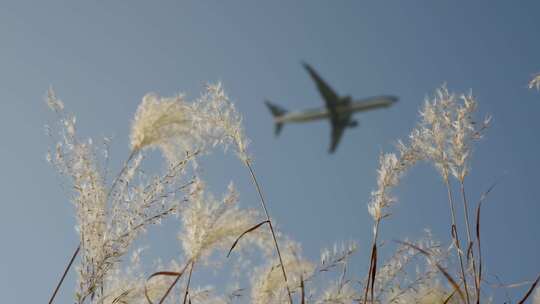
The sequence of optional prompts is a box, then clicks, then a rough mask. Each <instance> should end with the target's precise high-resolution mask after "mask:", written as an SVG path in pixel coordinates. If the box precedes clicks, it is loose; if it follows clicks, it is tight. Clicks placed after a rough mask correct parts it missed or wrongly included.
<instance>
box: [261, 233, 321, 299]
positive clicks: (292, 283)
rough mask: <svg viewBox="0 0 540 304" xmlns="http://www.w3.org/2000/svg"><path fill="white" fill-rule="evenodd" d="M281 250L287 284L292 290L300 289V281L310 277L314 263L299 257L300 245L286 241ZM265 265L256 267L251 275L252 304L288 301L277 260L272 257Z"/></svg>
mask: <svg viewBox="0 0 540 304" xmlns="http://www.w3.org/2000/svg"><path fill="white" fill-rule="evenodd" d="M284 249H285V250H283V251H282V258H283V263H284V264H285V268H286V269H287V279H288V284H289V287H290V289H291V291H292V292H294V291H298V292H299V291H300V287H301V281H302V280H303V279H305V278H308V277H311V276H312V275H313V272H314V270H315V265H314V264H313V263H311V262H309V261H308V260H305V259H303V258H301V256H300V253H301V249H300V245H298V244H296V243H293V242H292V241H288V242H287V243H285V248H284ZM271 261H272V262H271V263H270V264H268V265H267V266H264V267H261V268H258V269H256V271H255V274H254V276H253V277H252V280H251V282H252V283H251V284H252V290H251V301H252V303H254V304H273V303H275V304H278V303H280V304H281V303H286V302H287V301H288V296H287V290H286V286H285V281H284V280H283V276H282V273H281V270H280V269H279V266H278V265H279V261H277V260H275V259H273V260H271Z"/></svg>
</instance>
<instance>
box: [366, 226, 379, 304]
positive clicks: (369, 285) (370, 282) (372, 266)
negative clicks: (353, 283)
mask: <svg viewBox="0 0 540 304" xmlns="http://www.w3.org/2000/svg"><path fill="white" fill-rule="evenodd" d="M380 222H381V220H380V219H378V220H377V221H376V222H375V229H374V231H375V232H374V235H373V242H372V245H371V254H370V258H369V270H368V274H367V278H366V286H365V289H364V302H363V303H367V300H368V294H371V302H373V294H374V290H373V289H374V286H375V277H376V274H377V237H378V234H379V224H380ZM370 289H371V293H369V291H370Z"/></svg>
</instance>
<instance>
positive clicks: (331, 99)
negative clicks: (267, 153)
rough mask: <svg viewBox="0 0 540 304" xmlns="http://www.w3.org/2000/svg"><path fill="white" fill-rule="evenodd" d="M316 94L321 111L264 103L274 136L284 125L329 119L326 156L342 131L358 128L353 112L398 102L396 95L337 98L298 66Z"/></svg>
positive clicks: (307, 65) (328, 87)
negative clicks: (319, 95)
mask: <svg viewBox="0 0 540 304" xmlns="http://www.w3.org/2000/svg"><path fill="white" fill-rule="evenodd" d="M302 65H303V66H304V68H305V69H306V70H307V72H308V73H309V75H310V76H311V78H312V79H313V81H314V82H315V84H316V86H317V89H318V90H319V93H320V94H321V96H322V98H323V99H324V101H325V103H326V107H324V108H316V109H308V110H304V111H295V112H288V111H287V110H285V109H283V108H282V107H280V106H277V105H275V104H273V103H271V102H270V101H268V100H266V101H265V104H266V106H267V107H268V109H269V110H270V112H271V113H272V116H273V118H274V124H275V135H276V136H278V135H279V134H280V132H281V129H282V128H283V124H285V123H303V122H309V121H314V120H320V119H329V120H330V124H331V127H332V134H331V143H330V149H329V151H328V152H329V153H334V152H335V150H336V148H337V146H338V144H339V141H340V139H341V137H342V135H343V131H345V129H346V128H354V127H356V126H358V122H357V121H356V120H354V119H351V116H352V114H353V113H354V112H362V111H368V110H373V109H378V108H387V107H389V106H391V105H393V104H394V103H396V102H397V101H398V98H397V97H396V96H390V95H381V96H375V97H368V98H364V99H359V100H353V99H352V98H351V97H350V96H339V95H337V94H336V93H335V92H334V90H333V89H332V88H331V87H330V86H329V85H328V84H327V83H326V82H325V81H324V80H323V79H322V78H321V77H320V76H319V74H317V72H316V71H315V70H314V69H313V68H312V67H311V66H310V65H309V64H307V63H302Z"/></svg>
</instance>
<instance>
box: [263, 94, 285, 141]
mask: <svg viewBox="0 0 540 304" xmlns="http://www.w3.org/2000/svg"><path fill="white" fill-rule="evenodd" d="M264 103H265V104H266V106H267V107H268V109H269V110H270V112H271V113H272V116H273V117H274V123H275V128H274V133H275V134H276V136H278V135H279V133H280V132H281V128H283V123H282V122H277V120H276V118H279V117H280V116H283V115H284V114H285V113H287V110H285V109H283V108H282V107H280V106H277V105H275V104H273V103H271V102H270V101H268V100H266V101H265V102H264Z"/></svg>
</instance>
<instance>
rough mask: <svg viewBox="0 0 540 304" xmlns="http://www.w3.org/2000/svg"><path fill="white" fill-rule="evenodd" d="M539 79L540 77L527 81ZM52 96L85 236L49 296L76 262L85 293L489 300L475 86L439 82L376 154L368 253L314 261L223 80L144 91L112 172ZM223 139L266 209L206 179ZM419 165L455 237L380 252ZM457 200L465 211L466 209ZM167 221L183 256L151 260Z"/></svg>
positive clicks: (341, 248)
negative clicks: (213, 189) (288, 229)
mask: <svg viewBox="0 0 540 304" xmlns="http://www.w3.org/2000/svg"><path fill="white" fill-rule="evenodd" d="M539 83H540V80H539V77H536V78H535V79H534V80H533V81H532V82H531V84H530V85H531V87H534V86H536V87H538V85H539ZM47 103H48V105H49V107H50V108H51V109H52V110H53V111H54V112H55V115H56V117H57V119H56V124H55V125H53V126H51V127H50V128H49V129H50V134H51V137H53V138H54V139H55V142H57V143H56V144H55V146H54V147H53V148H52V149H51V151H50V152H49V154H48V160H49V162H50V163H51V164H53V165H54V167H55V168H56V169H57V170H58V172H59V173H60V174H61V175H62V176H64V177H65V179H64V180H65V183H66V184H68V187H67V189H72V190H71V191H70V196H71V197H70V198H71V201H72V203H73V206H74V210H75V214H76V218H77V227H76V232H77V233H78V235H79V239H80V244H79V246H78V247H77V248H76V250H75V252H74V253H73V258H72V259H71V261H70V262H69V264H68V266H67V268H66V269H65V272H64V273H63V276H62V277H61V280H60V282H59V283H58V285H57V287H56V289H55V290H54V294H53V295H52V297H51V299H50V302H49V303H52V302H53V301H54V298H55V296H56V294H57V292H58V291H59V289H60V286H61V285H62V282H63V280H64V277H65V275H66V274H67V273H68V272H69V269H70V268H71V266H72V264H74V267H73V268H74V269H75V271H76V273H77V275H78V278H77V290H75V291H74V292H73V294H74V299H75V302H76V303H78V304H83V303H179V302H181V303H194V304H195V303H246V302H250V303H260V304H267V303H426V304H427V303H466V304H470V303H488V302H491V298H490V292H491V291H492V286H491V285H490V284H488V283H487V282H486V280H485V273H484V272H485V270H484V269H485V266H484V264H483V254H485V253H484V252H482V247H481V234H482V233H481V206H482V202H483V201H484V200H485V199H486V197H487V193H488V192H489V191H488V192H486V193H485V195H484V196H483V197H482V198H481V199H480V201H479V202H476V201H475V202H474V203H471V201H470V199H469V198H468V196H467V192H466V190H465V185H466V180H467V175H468V172H469V169H470V167H469V164H470V160H471V157H472V152H473V145H474V144H475V143H476V142H477V141H478V140H479V139H481V138H482V134H483V133H484V132H485V131H486V130H487V127H488V126H489V123H490V118H489V117H486V118H485V119H482V120H480V121H476V120H475V116H476V110H477V102H476V100H475V98H474V97H473V96H472V95H470V94H465V95H455V94H453V93H451V92H449V91H448V90H447V89H446V87H444V86H443V87H442V88H440V89H438V90H437V91H436V92H435V94H434V96H433V97H432V98H430V99H427V100H426V102H425V105H424V106H423V108H422V109H421V111H420V117H419V118H420V122H419V123H418V125H417V126H416V127H415V128H414V129H413V130H412V131H411V133H410V135H409V137H408V139H407V140H405V141H399V142H398V144H397V152H396V153H385V154H382V155H381V156H380V159H379V169H378V180H377V189H375V190H374V191H373V192H372V194H371V198H370V199H369V203H368V211H369V213H370V215H371V216H372V217H373V220H374V223H373V242H372V244H371V245H370V247H368V244H364V245H365V246H362V247H363V248H368V249H369V250H365V251H362V252H359V253H358V252H357V248H356V244H355V243H347V244H339V245H335V246H334V247H333V248H332V249H325V250H323V253H322V256H321V259H320V261H309V260H307V259H305V258H304V257H303V256H302V250H301V247H300V245H299V244H298V243H296V242H294V241H293V240H291V239H290V238H289V237H287V236H286V235H284V234H283V233H282V232H278V231H277V230H276V229H275V228H274V227H275V224H274V223H273V221H272V219H271V217H270V215H269V210H268V208H267V207H268V206H267V204H266V202H265V200H264V196H263V193H262V192H261V189H260V185H259V184H258V182H257V179H256V175H255V172H254V169H253V166H252V161H251V158H250V156H249V154H248V152H247V144H248V142H249V141H248V140H247V138H246V137H245V135H244V130H243V127H242V119H241V116H240V115H239V113H238V112H237V111H236V109H235V108H234V105H233V103H231V102H230V101H229V99H228V98H227V96H226V95H225V93H224V91H223V89H222V87H221V86H220V85H210V86H208V87H207V88H206V90H205V92H204V93H203V94H202V95H201V97H199V98H198V99H196V100H194V101H190V102H188V101H186V100H185V98H184V97H183V96H175V97H170V98H166V97H160V96H157V95H155V94H148V95H146V96H144V98H143V100H142V102H141V104H140V105H139V108H138V109H137V112H136V114H135V117H134V118H133V121H132V126H131V134H130V144H131V145H130V153H129V154H128V156H127V157H126V159H125V162H124V163H123V166H122V169H121V170H120V172H118V173H117V174H112V178H110V177H109V175H110V174H111V172H110V169H109V168H110V167H111V166H110V165H109V156H108V155H109V153H108V150H109V148H108V147H109V140H108V139H104V140H103V142H102V143H98V142H95V141H93V140H91V139H81V138H79V137H78V136H77V132H76V129H77V128H76V120H75V117H74V116H72V115H70V114H68V112H66V111H65V109H64V105H63V103H62V102H61V101H60V100H59V99H58V98H57V97H56V96H55V93H54V92H53V91H52V90H49V93H48V98H47ZM218 148H222V149H224V150H225V151H231V150H232V151H234V152H235V153H236V155H237V156H238V159H239V161H240V162H239V164H240V165H241V166H244V167H245V168H246V174H248V175H249V177H250V178H251V179H252V181H253V184H254V187H256V190H257V193H258V194H259V199H260V203H261V205H260V209H259V210H256V209H247V208H244V207H241V206H240V205H239V204H238V201H239V195H238V193H237V191H236V190H235V188H234V185H233V184H232V183H231V184H230V185H229V186H228V187H227V190H226V192H225V193H224V194H223V195H222V196H215V195H213V194H211V193H210V192H209V190H208V189H207V187H206V186H205V183H204V181H203V180H202V178H201V176H200V174H199V172H200V168H201V166H202V165H201V163H202V162H200V161H198V159H199V158H200V157H201V156H203V155H207V154H209V153H212V152H213V150H215V149H218ZM152 149H157V150H159V151H161V152H162V155H163V156H164V157H163V159H164V164H165V165H164V166H163V167H164V168H166V169H165V170H163V172H159V173H156V174H151V173H149V172H147V171H146V170H142V166H143V164H144V162H145V155H147V153H149V150H152ZM418 162H428V163H430V164H432V165H433V166H434V167H435V168H436V171H437V172H438V174H439V175H440V177H441V180H442V182H443V183H444V185H445V186H446V188H447V193H443V194H441V195H442V197H443V198H445V200H447V201H448V206H441V210H443V208H444V209H445V210H447V211H448V213H447V214H448V219H445V220H447V221H448V222H449V223H451V225H450V227H449V229H448V231H449V232H448V233H449V235H451V239H452V240H453V241H452V243H451V244H448V245H444V244H441V243H439V242H438V241H436V240H434V239H433V237H432V236H431V235H430V234H429V232H427V233H426V234H425V235H424V236H423V237H421V238H420V239H418V240H416V241H408V240H407V241H400V242H394V245H395V248H396V249H395V252H394V253H393V254H392V255H391V258H389V259H387V260H381V258H380V257H381V256H382V255H381V254H380V251H381V250H382V249H387V248H388V247H392V246H385V247H381V242H382V241H381V240H382V239H384V238H386V239H392V236H391V235H390V236H382V235H381V234H380V226H381V225H383V224H384V221H386V220H388V218H389V215H390V212H389V211H390V209H391V208H392V205H393V204H394V203H395V202H396V201H397V199H396V198H395V197H394V196H393V195H392V190H393V188H395V187H396V186H398V185H399V183H400V179H401V178H403V176H404V174H405V173H406V172H407V171H408V170H409V169H410V168H411V167H412V166H414V165H415V164H417V163H418ZM210 169H211V168H208V170H210ZM457 204H460V205H461V207H460V208H459V210H464V212H463V214H458V213H457V212H456V210H458V209H457V208H456V205H457ZM394 216H399V215H394ZM458 217H462V218H463V221H458V220H457V218H458ZM162 220H168V221H173V222H177V223H178V247H179V248H180V251H181V254H179V255H178V257H177V259H174V260H173V261H168V262H166V263H154V264H152V263H148V262H144V263H143V262H142V261H143V260H144V259H143V258H142V257H141V250H139V249H138V248H133V247H134V245H133V244H134V243H135V242H136V241H137V240H140V236H141V234H142V233H144V232H145V230H146V229H147V228H148V227H149V226H151V225H159V224H160V223H161V221H162ZM458 222H463V223H464V225H463V226H458V224H457V223H458ZM366 229H369V227H366ZM138 246H140V242H138V243H137V247H138ZM352 258H356V259H359V258H364V259H367V260H368V261H369V269H368V270H366V272H365V273H355V272H352V271H351V270H349V269H348V268H347V263H348V261H349V260H350V259H352ZM149 265H156V266H153V267H155V269H154V271H151V272H145V271H144V270H143V268H146V269H148V267H152V266H149ZM143 266H145V267H143ZM220 267H230V269H233V271H229V272H227V275H228V278H226V280H224V281H225V282H227V286H220V287H219V288H215V289H214V288H212V287H207V286H201V287H199V286H193V284H192V280H191V278H192V276H193V274H194V273H197V271H198V270H199V269H203V268H209V269H222V268H220ZM229 274H230V275H229ZM537 281H538V280H537ZM536 283H537V282H531V283H529V284H528V287H527V288H528V289H527V290H526V294H524V295H523V297H522V298H521V299H519V300H518V301H519V302H517V303H524V302H525V301H526V300H532V299H534V301H535V303H540V293H538V292H536V295H534V288H535V286H536ZM529 286H530V287H529ZM64 292H67V291H64Z"/></svg>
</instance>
